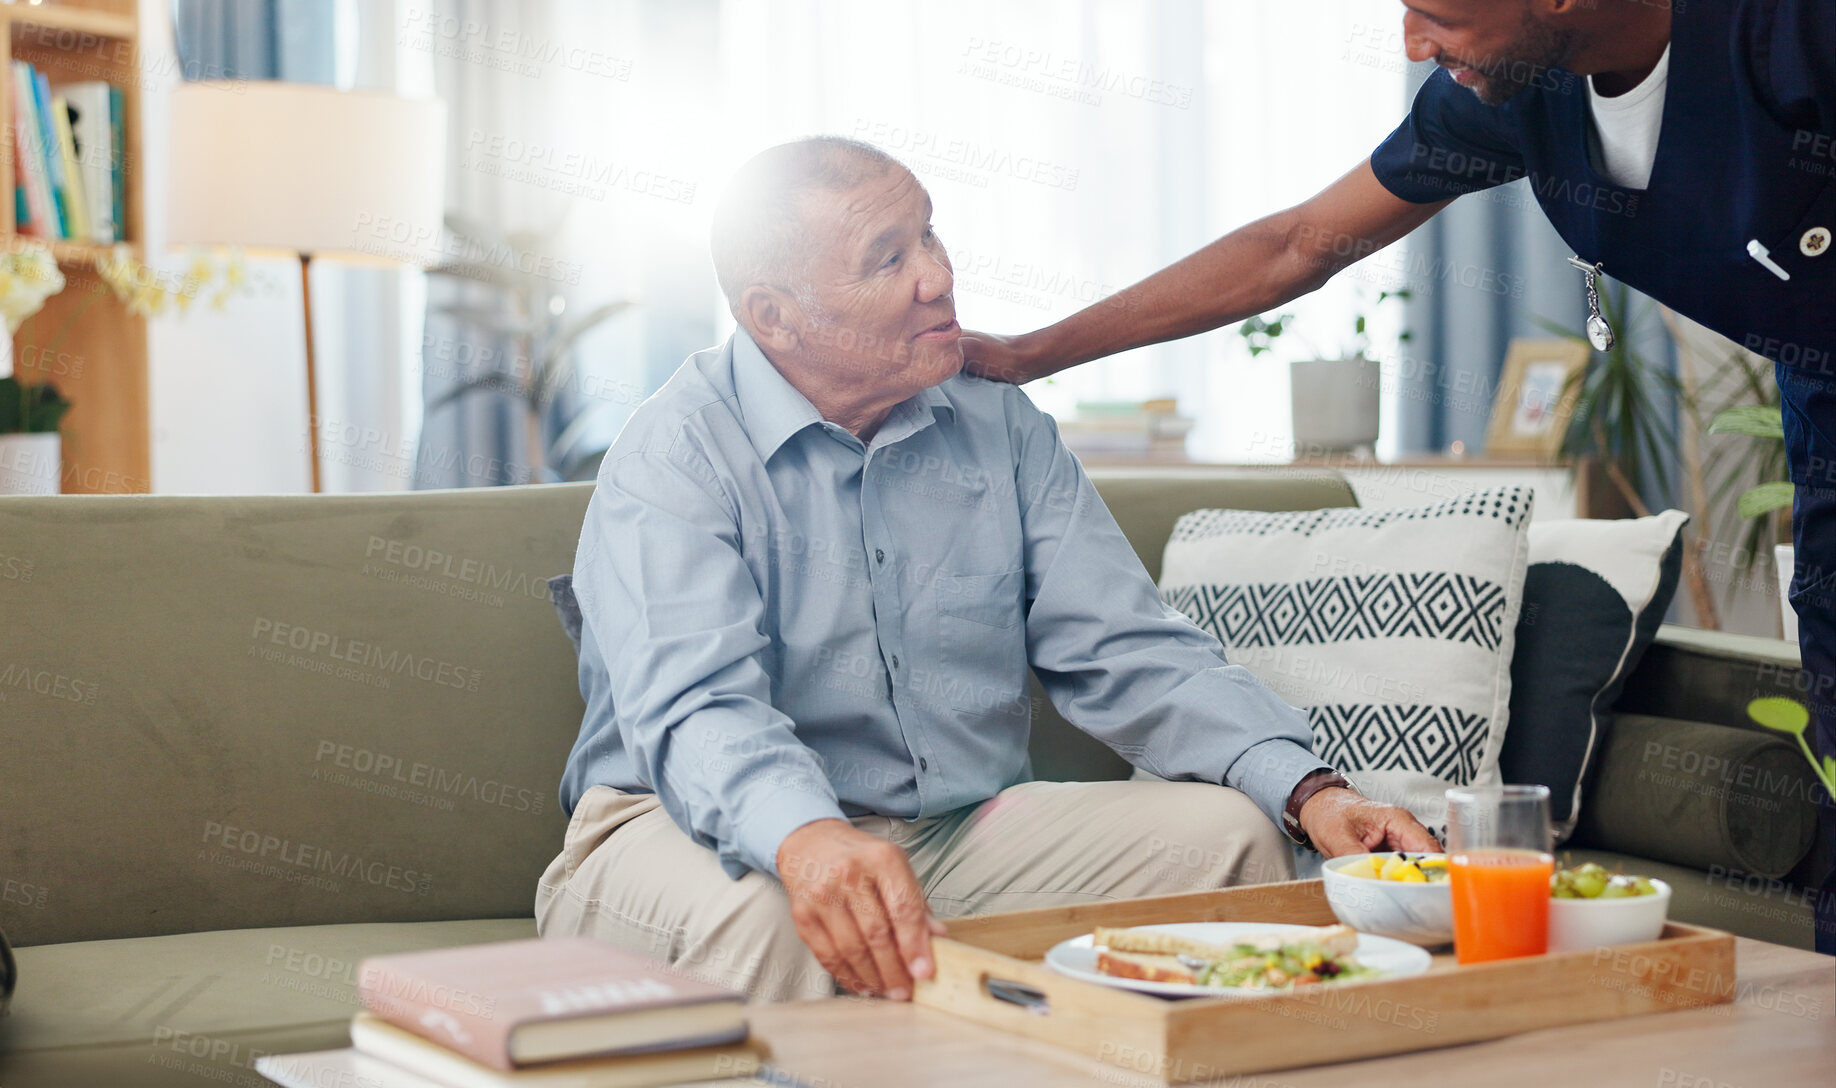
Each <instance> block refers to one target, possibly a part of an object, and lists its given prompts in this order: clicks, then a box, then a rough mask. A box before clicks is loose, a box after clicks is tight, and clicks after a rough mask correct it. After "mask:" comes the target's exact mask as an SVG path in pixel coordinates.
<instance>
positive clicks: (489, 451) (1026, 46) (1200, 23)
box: [390, 0, 1404, 486]
mask: <svg viewBox="0 0 1836 1088" xmlns="http://www.w3.org/2000/svg"><path fill="white" fill-rule="evenodd" d="M399 10H400V9H399V8H398V11H399ZM417 10H419V11H421V13H422V14H421V15H420V16H418V17H416V19H417V21H415V22H413V23H412V25H397V26H395V27H393V28H390V29H391V30H392V32H393V33H394V35H395V36H396V39H397V40H398V43H399V42H407V43H410V44H411V45H413V47H415V48H419V49H421V50H422V51H423V52H424V53H425V54H427V55H428V56H430V57H431V63H432V65H433V69H434V73H435V78H434V82H435V87H436V90H437V92H438V93H439V94H440V95H441V97H443V98H445V99H446V100H447V102H448V103H449V106H450V108H451V111H452V112H451V122H450V123H451V129H450V132H449V137H450V141H451V147H452V154H453V156H454V159H453V162H452V163H451V164H450V166H449V191H450V192H451V194H452V197H451V206H452V208H453V209H454V210H456V211H460V212H464V213H466V214H469V215H472V216H474V217H479V216H484V217H490V218H491V219H493V220H494V221H497V222H501V223H504V224H505V225H507V226H515V227H522V228H526V229H531V230H542V231H548V232H550V233H549V235H548V238H547V240H546V241H545V242H544V243H543V245H544V247H545V249H544V252H545V253H546V254H547V255H548V256H550V257H552V258H553V259H554V260H556V261H557V262H561V263H562V264H564V265H565V267H567V268H569V269H571V270H572V273H571V274H572V275H573V281H572V282H570V283H569V285H568V291H569V294H570V305H572V306H573V307H574V308H575V309H576V310H579V309H582V308H584V307H587V306H590V305H592V304H594V303H596V302H598V301H601V300H604V299H609V298H630V299H633V300H634V301H635V302H637V303H638V306H637V308H636V309H634V310H632V311H631V312H629V313H628V314H626V315H622V316H621V317H619V318H616V319H614V320H613V321H611V322H608V323H607V324H606V325H604V326H601V327H600V328H599V329H597V330H596V331H595V332H594V333H592V334H590V335H589V336H587V337H585V338H583V339H582V340H581V341H580V344H579V349H578V351H577V353H576V358H577V362H578V365H579V366H580V368H581V373H580V375H579V377H578V378H577V379H576V381H575V382H574V383H573V385H572V387H571V394H570V395H571V396H572V398H573V401H574V405H575V407H576V408H578V409H584V410H586V411H587V412H588V417H587V419H586V421H585V422H584V423H583V424H581V425H580V426H579V427H577V430H579V431H581V432H582V433H583V434H584V435H585V436H586V439H585V440H586V441H589V442H591V443H597V444H598V445H601V446H603V445H604V444H606V443H608V442H610V440H611V439H612V438H613V437H614V436H615V435H616V434H617V431H618V428H619V426H620V425H622V423H623V421H624V419H625V418H626V417H627V416H628V415H629V413H630V411H631V409H632V407H634V406H635V404H636V402H637V401H638V400H639V399H641V397H642V396H643V395H645V394H647V393H648V392H650V391H652V390H654V389H655V388H656V387H657V386H658V385H660V384H661V382H662V381H663V380H664V379H665V378H666V377H667V376H668V375H669V373H670V372H671V371H673V370H674V369H675V367H676V366H677V365H678V364H679V363H680V362H681V361H682V359H683V358H684V357H685V356H686V355H687V354H688V353H689V352H691V351H694V350H696V349H698V348H701V347H704V346H707V345H708V344H711V343H713V342H715V341H716V340H717V339H718V338H719V337H721V336H724V335H725V334H726V333H727V332H728V331H729V330H730V328H731V321H730V319H729V318H728V316H727V315H726V313H725V309H724V306H723V305H722V304H721V302H720V299H719V295H718V292H717V290H716V287H715V284H714V281H713V275H712V271H711V269H710V267H709V263H708V258H707V227H708V218H709V215H710V213H711V209H712V207H713V204H714V202H715V200H716V198H717V197H718V194H719V188H720V185H721V184H722V183H723V181H724V179H725V178H726V177H727V176H728V175H729V174H730V173H731V171H732V169H733V168H734V167H735V166H736V165H738V164H739V163H740V162H741V161H743V160H744V159H746V158H747V157H749V156H750V155H752V154H753V153H755V152H756V151H758V150H760V149H762V148H764V147H766V146H769V145H770V144H773V143H776V142H779V141H782V140H786V139H791V138H794V137H797V136H801V135H806V134H810V133H818V132H827V133H841V134H844V135H850V136H855V137H858V138H861V139H864V140H868V141H871V142H873V143H876V144H878V145H880V146H882V147H884V148H886V149H887V150H889V151H891V152H892V153H893V154H895V155H897V156H899V157H900V158H901V159H903V160H905V161H906V162H907V163H908V164H909V165H911V167H912V168H913V169H914V170H915V171H916V172H917V173H918V174H919V176H920V177H921V178H922V179H923V180H924V182H925V184H926V186H927V187H928V188H929V189H930V191H931V193H932V195H933V197H934V199H935V201H936V204H937V215H936V223H937V225H938V228H939V230H940V232H941V233H942V234H943V237H944V239H945V242H946V243H947V244H948V245H949V246H950V249H951V252H952V254H953V256H954V258H955V260H956V265H957V273H958V287H957V294H958V308H959V311H960V313H961V316H962V319H963V321H964V323H965V324H966V325H969V326H971V327H978V328H984V329H991V330H1003V331H1020V330H1024V329H1030V328H1034V327H1037V326H1039V325H1043V324H1047V323H1049V322H1051V321H1054V320H1057V319H1058V318H1060V317H1062V316H1064V315H1066V314H1069V313H1071V312H1072V311H1074V310H1076V309H1078V308H1080V307H1081V306H1083V305H1085V304H1087V303H1089V302H1091V301H1094V300H1096V299H1098V298H1100V297H1102V296H1103V295H1106V294H1108V293H1110V292H1112V291H1114V290H1116V289H1118V288H1120V287H1123V286H1125V285H1127V284H1128V283H1129V282H1132V281H1133V280H1135V279H1136V278H1138V277H1140V276H1142V275H1145V274H1147V273H1149V272H1151V271H1153V270H1154V269H1156V268H1158V267H1160V266H1162V265H1164V264H1166V263H1168V262H1169V261H1172V260H1175V259H1177V258H1178V257H1180V256H1182V255H1184V254H1185V253H1187V252H1190V251H1191V250H1193V249H1195V248H1197V247H1198V246H1200V245H1202V244H1204V243H1205V242H1207V241H1209V240H1210V239H1211V238H1213V237H1215V236H1216V235H1218V234H1220V233H1222V232H1223V231H1225V230H1228V229H1229V228H1231V227H1233V226H1236V225H1238V224H1241V223H1243V222H1245V221H1247V220H1249V219H1251V218H1254V217H1256V216H1258V215H1261V214H1264V213H1266V212H1269V211H1272V210H1275V209H1277V208H1280V207H1283V206H1285V205H1287V204H1290V203H1293V202H1295V201H1297V200H1299V199H1301V198H1303V197H1305V196H1307V195H1309V194H1310V193H1312V192H1314V191H1315V190H1317V189H1318V188H1320V187H1321V186H1323V185H1325V184H1327V183H1328V182H1330V181H1331V180H1332V179H1333V178H1335V177H1337V176H1338V175H1339V174H1340V173H1342V172H1343V171H1344V170H1345V169H1347V168H1349V167H1350V166H1351V165H1353V164H1354V163H1356V162H1357V161H1358V160H1359V159H1361V158H1362V157H1363V156H1364V155H1365V154H1367V153H1368V152H1369V150H1370V148H1371V147H1373V146H1374V145H1375V144H1376V143H1377V141H1378V140H1380V139H1381V138H1382V137H1383V135H1384V134H1385V133H1387V132H1388V131H1389V129H1390V128H1391V127H1392V126H1393V125H1394V124H1395V123H1396V121H1397V119H1398V118H1399V117H1400V115H1401V113H1402V106H1403V101H1404V96H1403V70H1402V69H1403V65H1402V63H1401V59H1400V56H1395V57H1391V56H1389V55H1387V54H1384V53H1382V52H1381V51H1378V52H1375V53H1359V52H1358V51H1357V50H1355V49H1354V48H1353V46H1354V44H1355V43H1356V42H1358V41H1360V40H1362V39H1363V38H1364V37H1365V36H1367V35H1368V34H1369V33H1370V28H1373V27H1377V26H1383V27H1393V26H1395V25H1396V22H1397V13H1396V12H1395V11H1394V10H1392V9H1390V8H1388V7H1387V6H1379V5H1377V4H1375V3H1371V2H1369V0H1320V2H1316V3H1310V4H1306V5H1273V4H1264V3H1255V2H1252V0H1217V2H1213V3H1201V2H1199V0H1164V2H1155V3H1141V2H1139V0H1076V2H1071V0H1002V2H999V3H989V2H986V0H980V2H970V0H932V2H927V3H922V4H921V3H916V2H911V0H881V2H876V3H872V4H863V3H858V2H852V0H724V2H723V0H680V2H671V3H662V2H624V3H614V4H599V3H587V2H585V0H558V2H553V3H542V4H537V3H531V2H526V0H438V2H434V3H430V4H427V5H425V6H424V7H418V9H417ZM1383 275H1384V273H1383V272H1382V270H1363V271H1361V272H1359V273H1358V274H1356V275H1354V276H1348V277H1342V278H1344V279H1346V280H1347V283H1345V284H1334V285H1332V286H1331V287H1329V288H1328V289H1327V290H1326V291H1324V292H1322V293H1321V294H1320V295H1318V296H1316V297H1313V298H1309V299H1307V300H1304V301H1303V302H1301V303H1299V304H1297V305H1296V306H1295V307H1293V308H1292V309H1293V310H1294V312H1296V313H1297V314H1299V315H1300V316H1301V321H1300V322H1299V323H1298V327H1300V328H1301V329H1302V330H1303V331H1305V332H1308V333H1309V335H1308V336H1307V340H1309V341H1310V342H1311V344H1310V345H1306V346H1304V345H1300V344H1295V345H1294V346H1293V347H1292V348H1291V349H1289V348H1286V347H1285V346H1284V350H1283V352H1282V353H1279V354H1277V355H1276V356H1274V357H1269V356H1265V357H1263V358H1262V359H1259V360H1256V361H1254V362H1252V361H1250V360H1249V358H1248V353H1247V351H1246V350H1245V349H1244V347H1243V346H1242V344H1241V343H1240V342H1238V341H1237V340H1236V339H1235V338H1234V337H1233V336H1231V335H1230V334H1229V333H1227V332H1221V333H1217V334H1213V335H1211V336H1207V337H1202V338H1198V339H1196V340H1192V341H1187V342H1185V343H1180V344H1173V345H1164V346H1160V347H1156V348H1150V349H1146V350H1143V351H1139V352H1133V353H1130V354H1128V355H1124V356H1119V357H1117V358H1114V359H1111V360H1107V361H1104V362H1101V363H1098V364H1094V365H1091V366H1086V367H1082V368H1078V369H1077V370H1076V371H1073V372H1071V373H1068V374H1066V375H1063V376H1061V377H1059V378H1056V379H1054V380H1051V381H1047V382H1041V383H1036V384H1035V386H1034V387H1033V388H1032V389H1031V390H1030V392H1031V393H1032V395H1033V396H1034V397H1035V398H1036V399H1037V400H1038V401H1039V402H1040V403H1041V404H1042V405H1043V406H1044V407H1046V408H1047V409H1048V410H1050V411H1053V412H1058V413H1065V412H1069V411H1071V410H1072V409H1073V407H1074V405H1075V403H1076V402H1077V401H1078V400H1081V399H1122V398H1129V399H1135V398H1147V397H1158V396H1177V397H1178V398H1179V399H1180V402H1181V407H1182V410H1183V411H1185V412H1186V414H1188V415H1191V416H1193V417H1195V418H1196V419H1198V420H1199V422H1200V426H1199V427H1198V429H1197V430H1196V431H1195V433H1194V436H1193V440H1192V452H1193V453H1194V454H1195V455H1196V456H1200V457H1207V458H1231V459H1243V458H1261V459H1274V458H1279V457H1280V456H1282V455H1283V454H1285V452H1286V449H1287V422H1286V421H1287V418H1288V416H1287V378H1286V368H1285V363H1284V360H1285V358H1286V357H1287V356H1288V355H1289V354H1308V353H1309V346H1311V348H1312V350H1316V351H1321V352H1328V353H1331V352H1334V351H1336V350H1337V348H1338V347H1339V344H1340V341H1341V340H1342V339H1343V334H1344V333H1346V332H1349V329H1350V325H1351V320H1352V311H1353V308H1354V307H1355V305H1356V293H1357V290H1359V289H1362V288H1368V289H1369V291H1370V293H1373V294H1374V291H1375V288H1376V287H1377V286H1383V285H1385V284H1381V283H1378V282H1377V281H1378V280H1380V279H1381V278H1382V277H1383ZM464 290H467V288H465V287H464V286H463V285H449V284H442V283H440V282H437V281H436V282H433V283H431V284H430V291H431V292H432V297H431V299H430V302H431V310H430V315H429V325H428V331H427V335H426V338H425V339H426V342H428V343H434V342H442V343H444V342H446V341H447V340H449V339H451V340H463V339H464V338H466V337H473V338H474V339H476V338H478V335H479V334H477V333H476V332H475V331H467V330H463V329H458V328H455V327H451V326H450V325H449V324H448V323H447V322H446V321H445V320H444V318H443V317H442V316H441V314H440V310H441V308H442V306H443V305H444V304H446V303H447V302H450V301H451V300H452V295H453V293H454V292H460V291H464ZM1379 331H1380V333H1382V334H1383V335H1380V337H1379V340H1380V341H1381V340H1382V339H1383V338H1384V336H1387V335H1393V333H1394V329H1393V328H1389V329H1385V328H1384V327H1383V326H1382V323H1381V322H1380V323H1379ZM477 346H482V345H475V347H477ZM474 354H475V352H474ZM500 354H501V352H500ZM434 369H441V368H434ZM451 369H452V368H450V367H447V368H444V370H443V371H442V372H443V373H444V372H445V371H450V370H451ZM450 376H451V375H450V374H448V375H447V377H448V378H450ZM441 383H442V379H441V377H440V375H439V374H436V373H434V371H433V370H430V371H429V377H428V379H427V382H426V389H427V392H428V395H429V396H430V397H437V396H438V395H439V393H440V391H441V389H442V388H444V386H443V385H442V384H441ZM425 427H426V430H425V432H424V438H423V443H422V445H423V460H425V454H426V452H427V451H428V450H432V451H434V452H436V453H437V452H440V451H441V450H445V451H447V452H449V453H450V452H454V451H464V452H465V453H466V455H467V456H466V457H464V458H461V460H464V461H466V462H467V463H472V464H477V463H480V459H479V455H481V454H482V455H485V458H486V460H487V461H488V460H489V459H491V458H495V459H496V460H498V461H504V462H517V461H519V460H526V458H519V456H518V454H519V452H520V451H521V450H522V449H524V448H525V444H524V441H523V437H522V435H521V433H520V431H521V427H522V423H521V421H520V418H519V414H518V413H517V412H515V411H511V410H507V409H506V405H505V403H504V402H503V401H502V400H501V399H493V398H472V399H471V400H470V402H469V403H468V404H467V405H466V406H465V407H463V408H460V409H443V410H442V411H441V413H438V414H436V415H433V416H430V417H429V418H428V419H427V421H426V424H425ZM553 437H554V436H553V434H552V433H551V434H550V435H549V438H550V439H552V438H553ZM454 459H455V458H453V457H447V458H445V460H447V461H449V462H450V461H452V460H454ZM422 470H423V471H422V476H421V483H422V485H423V486H426V485H429V484H436V485H448V486H450V485H453V484H472V483H491V482H502V481H503V480H504V479H506V478H509V479H514V478H517V477H516V476H515V475H514V474H510V475H508V476H506V475H504V474H499V475H497V476H495V477H492V476H489V475H488V474H487V475H485V476H479V475H476V474H473V475H467V474H463V473H459V474H454V473H450V472H449V473H447V474H446V475H443V476H441V475H434V476H430V475H429V474H428V473H427V472H426V466H425V464H423V466H422Z"/></svg>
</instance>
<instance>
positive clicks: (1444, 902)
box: [1320, 850, 1453, 948]
mask: <svg viewBox="0 0 1836 1088" xmlns="http://www.w3.org/2000/svg"><path fill="white" fill-rule="evenodd" d="M1393 852H1394V851H1388V850H1386V851H1384V854H1383V856H1385V857H1388V856H1389V855H1390V854H1391V853H1393ZM1373 856H1374V855H1371V854H1348V855H1346V856H1344V857H1337V858H1333V859H1331V860H1330V861H1328V862H1326V865H1325V867H1324V868H1323V869H1321V870H1320V878H1321V879H1322V880H1324V881H1325V882H1326V902H1327V903H1329V904H1331V906H1332V912H1333V913H1334V914H1336V915H1338V916H1339V921H1341V922H1344V923H1345V924H1346V925H1348V926H1350V927H1352V928H1353V929H1355V930H1357V931H1358V932H1360V933H1375V934H1376V935H1378V936H1379V937H1394V938H1396V939H1397V940H1399V941H1408V942H1409V943H1410V944H1416V945H1421V946H1422V947H1424V948H1432V947H1434V946H1436V945H1443V944H1446V943H1448V942H1449V941H1451V940H1453V894H1452V893H1451V892H1450V891H1449V890H1448V887H1447V882H1446V881H1441V882H1440V883H1438V884H1404V883H1402V882H1400V881H1395V880H1378V879H1376V878H1375V877H1368V876H1352V875H1350V874H1349V873H1343V872H1340V871H1339V870H1341V869H1345V868H1348V867H1350V866H1354V865H1362V866H1364V867H1365V871H1366V872H1368V871H1369V870H1370V865H1371V858H1372V857H1373ZM1422 856H1424V857H1445V856H1446V855H1445V854H1425V855H1422Z"/></svg>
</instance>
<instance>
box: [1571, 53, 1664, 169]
mask: <svg viewBox="0 0 1836 1088" xmlns="http://www.w3.org/2000/svg"><path fill="white" fill-rule="evenodd" d="M1669 76H1670V46H1668V45H1666V46H1665V47H1664V55H1663V56H1661V57H1659V58H1658V62H1657V67H1656V68H1653V69H1652V70H1651V74H1650V75H1648V76H1646V77H1645V78H1644V80H1643V81H1642V82H1640V83H1639V85H1638V86H1636V87H1634V88H1632V89H1631V90H1629V91H1627V92H1626V93H1625V94H1621V95H1615V96H1613V97H1612V98H1603V97H1601V95H1600V93H1599V92H1598V91H1596V90H1594V79H1593V77H1592V76H1589V77H1588V80H1587V104H1588V106H1589V108H1590V109H1592V111H1593V114H1594V131H1595V132H1597V133H1598V134H1599V140H1600V142H1599V144H1598V145H1597V146H1596V147H1595V151H1596V152H1597V154H1596V159H1595V161H1596V163H1597V164H1598V165H1599V166H1601V168H1602V169H1603V171H1604V172H1605V174H1606V176H1607V177H1609V178H1612V179H1613V182H1614V184H1617V185H1620V186H1623V187H1624V188H1627V189H1643V188H1645V187H1647V186H1649V185H1650V184H1651V163H1652V161H1653V160H1654V159H1656V158H1657V145H1658V129H1659V128H1661V127H1662V126H1663V123H1664V84H1665V83H1666V82H1668V80H1669Z"/></svg>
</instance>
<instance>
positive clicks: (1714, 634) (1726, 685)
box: [1613, 624, 1810, 729]
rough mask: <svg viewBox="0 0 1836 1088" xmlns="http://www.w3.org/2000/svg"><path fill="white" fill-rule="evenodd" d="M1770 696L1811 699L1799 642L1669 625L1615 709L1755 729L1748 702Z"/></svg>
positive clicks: (1641, 663) (1664, 627)
mask: <svg viewBox="0 0 1836 1088" xmlns="http://www.w3.org/2000/svg"><path fill="white" fill-rule="evenodd" d="M1766 695H1783V696H1786V697H1788V698H1796V699H1798V700H1800V701H1803V700H1806V699H1808V698H1809V695H1810V689H1809V687H1808V678H1807V676H1806V674H1805V673H1804V670H1803V668H1802V666H1801V664H1800V661H1799V657H1798V647H1797V646H1795V645H1793V644H1792V643H1789V642H1786V641H1785V640H1783V639H1776V638H1758V637H1755V636H1753V635H1730V634H1727V633H1725V632H1721V631H1702V630H1698V629H1696V628H1693V627H1677V626H1673V625H1671V624H1665V625H1664V626H1663V627H1661V628H1659V629H1658V634H1657V639H1656V640H1655V641H1654V642H1652V644H1651V647H1650V649H1648V650H1646V651H1645V656H1644V659H1643V660H1641V661H1640V662H1639V664H1638V668H1636V669H1634V670H1633V672H1632V675H1631V676H1630V677H1628V678H1627V680H1626V687H1625V691H1623V692H1622V693H1621V694H1620V696H1619V702H1618V703H1616V704H1614V707H1613V709H1614V711H1615V712H1617V713H1621V714H1649V715H1651V716H1653V717H1660V718H1684V719H1688V720H1691V721H1698V722H1712V723H1714V724H1715V725H1726V726H1732V727H1734V728H1736V729H1757V728H1759V727H1758V726H1756V725H1754V724H1753V722H1752V721H1751V720H1749V719H1748V718H1747V704H1748V703H1750V702H1752V701H1753V700H1754V699H1758V698H1760V697H1761V696H1766Z"/></svg>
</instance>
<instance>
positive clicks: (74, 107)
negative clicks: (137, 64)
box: [12, 60, 127, 245]
mask: <svg viewBox="0 0 1836 1088" xmlns="http://www.w3.org/2000/svg"><path fill="white" fill-rule="evenodd" d="M12 63H13V86H12V91H13V94H12V101H13V117H12V121H13V221H14V222H15V223H17V224H18V233H20V234H24V235H29V236H31V237H33V238H45V239H51V240H58V239H68V240H72V241H78V242H101V243H103V244H105V245H106V244H108V243H112V242H118V241H120V240H121V235H122V224H124V223H125V222H126V221H127V207H126V201H127V179H126V177H125V175H124V171H125V170H126V169H127V155H126V154H125V153H124V149H125V146H126V132H125V130H124V129H123V127H122V124H123V123H122V118H123V116H124V112H123V108H122V100H121V88H119V87H115V86H111V85H109V84H107V83H104V82H102V81H101V80H87V81H84V82H81V83H61V84H58V85H57V86H55V87H54V86H52V85H51V84H50V83H49V82H47V81H46V79H45V74H44V73H43V72H41V71H39V70H38V69H36V68H34V67H32V65H30V64H28V63H26V62H25V61H22V60H16V61H13V62H12Z"/></svg>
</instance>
